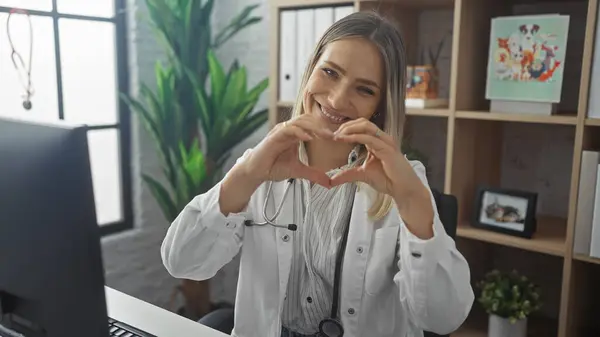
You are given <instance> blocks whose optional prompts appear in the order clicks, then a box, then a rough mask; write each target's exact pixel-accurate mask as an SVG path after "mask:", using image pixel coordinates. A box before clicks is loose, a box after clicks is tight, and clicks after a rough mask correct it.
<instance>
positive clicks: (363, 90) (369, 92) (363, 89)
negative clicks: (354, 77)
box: [358, 87, 375, 95]
mask: <svg viewBox="0 0 600 337" xmlns="http://www.w3.org/2000/svg"><path fill="white" fill-rule="evenodd" d="M358 90H359V91H361V92H363V93H365V94H367V95H375V91H373V90H372V89H371V88H367V87H359V88H358Z"/></svg>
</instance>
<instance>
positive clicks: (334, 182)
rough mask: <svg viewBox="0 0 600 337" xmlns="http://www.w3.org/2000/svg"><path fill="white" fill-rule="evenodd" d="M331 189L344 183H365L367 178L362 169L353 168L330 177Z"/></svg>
mask: <svg viewBox="0 0 600 337" xmlns="http://www.w3.org/2000/svg"><path fill="white" fill-rule="evenodd" d="M330 181H331V187H335V186H339V185H342V184H345V183H350V182H355V181H361V182H365V183H366V182H367V176H366V173H365V170H364V168H363V167H354V168H351V169H347V170H344V171H341V172H339V173H337V174H336V175H334V176H333V177H331V179H330Z"/></svg>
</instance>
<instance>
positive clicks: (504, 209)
mask: <svg viewBox="0 0 600 337" xmlns="http://www.w3.org/2000/svg"><path fill="white" fill-rule="evenodd" d="M537 197H538V196H537V193H535V192H527V191H521V190H516V189H505V188H498V187H491V186H484V185H480V186H478V187H477V191H476V193H475V202H474V208H473V219H472V226H473V227H476V228H481V229H486V230H490V231H494V232H498V233H503V234H508V235H513V236H517V237H522V238H526V239H531V237H532V236H533V234H534V233H535V232H536V230H537V219H536V209H537Z"/></svg>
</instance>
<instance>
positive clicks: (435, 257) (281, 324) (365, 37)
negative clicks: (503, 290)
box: [162, 12, 474, 337]
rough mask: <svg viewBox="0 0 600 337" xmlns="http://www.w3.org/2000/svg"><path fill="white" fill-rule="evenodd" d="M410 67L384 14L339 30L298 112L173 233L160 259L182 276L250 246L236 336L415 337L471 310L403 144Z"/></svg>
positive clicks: (456, 261) (465, 277)
mask: <svg viewBox="0 0 600 337" xmlns="http://www.w3.org/2000/svg"><path fill="white" fill-rule="evenodd" d="M405 67H406V56H405V46H404V42H403V40H402V38H401V36H400V34H399V32H398V31H397V30H396V28H395V27H394V26H393V25H392V24H390V23H389V22H387V21H386V20H385V19H383V18H381V17H379V16H378V15H376V14H374V13H365V12H359V13H354V14H352V15H350V16H347V17H346V18H344V19H342V20H340V21H338V22H336V23H335V24H333V26H331V28H329V30H327V32H326V33H325V34H324V36H323V37H322V38H321V40H320V41H319V43H318V44H317V46H316V49H315V51H314V54H313V56H312V59H311V60H310V62H309V64H308V65H307V68H306V72H305V74H304V76H303V78H302V83H301V87H300V90H299V96H298V99H297V101H296V103H295V106H294V110H293V113H292V118H291V119H290V120H288V121H286V122H284V123H281V124H279V125H277V126H276V127H274V128H273V129H272V130H271V131H270V132H269V133H268V135H267V136H266V137H265V138H264V139H263V140H262V142H261V143H260V144H259V145H257V146H256V147H255V148H253V149H251V150H248V151H246V152H245V153H244V155H243V156H242V157H241V158H239V159H238V160H237V162H236V164H235V165H234V167H233V168H232V169H231V170H230V171H229V172H228V174H227V175H226V177H225V178H224V179H223V180H222V181H221V182H220V183H219V184H217V185H216V186H214V188H212V189H211V190H210V191H208V192H206V193H205V194H202V195H199V196H197V197H196V198H194V199H193V200H192V201H191V202H190V203H189V204H188V205H187V207H186V208H185V209H184V210H183V211H182V212H181V214H180V215H179V216H178V218H177V219H176V220H175V221H174V222H173V224H172V225H171V227H170V228H169V231H168V233H167V235H166V238H165V240H164V242H163V245H162V257H163V261H164V264H165V266H166V268H167V270H168V271H169V272H170V273H171V274H172V275H173V276H175V277H179V278H187V279H195V280H203V279H208V278H211V277H213V276H214V275H215V273H216V272H217V271H218V270H219V269H220V268H222V267H223V266H224V265H225V264H226V263H228V262H229V261H231V259H232V258H233V257H234V256H236V255H237V254H238V253H239V252H240V250H241V265H240V274H239V280H238V289H237V296H236V306H235V327H234V329H233V332H232V335H233V336H238V337H280V336H290V337H293V336H341V334H342V333H343V336H346V337H366V336H368V337H384V336H390V337H392V336H394V337H407V336H409V337H416V336H423V330H425V331H432V332H435V333H438V334H447V333H450V332H452V331H454V330H455V329H457V328H458V327H459V326H460V325H461V324H462V322H463V321H464V319H465V318H466V316H467V314H468V313H469V311H470V309H471V305H472V303H473V299H474V296H473V291H472V288H471V285H470V271H469V266H468V264H467V262H466V261H465V259H464V257H463V256H462V255H461V254H460V253H459V252H458V251H457V249H456V248H455V244H454V241H453V240H452V239H451V238H450V237H449V236H448V235H447V234H446V232H445V230H444V228H443V225H442V223H441V222H440V219H439V216H438V214H437V211H436V207H435V201H434V199H433V198H432V195H431V192H430V189H429V186H428V183H427V180H426V177H425V168H424V167H423V165H422V164H421V163H419V162H417V161H409V160H407V158H406V157H405V156H404V155H403V154H402V153H401V152H400V140H401V138H402V129H403V125H404V118H405V108H404V96H405V86H406V72H405ZM290 178H293V179H290ZM266 219H269V220H272V222H273V223H274V224H275V225H273V224H269V223H266V224H265V221H266ZM289 224H294V225H295V226H297V228H294V226H288V225H289ZM294 229H296V230H294ZM338 251H340V252H341V253H340V254H338Z"/></svg>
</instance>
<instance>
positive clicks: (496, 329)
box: [488, 315, 527, 337]
mask: <svg viewBox="0 0 600 337" xmlns="http://www.w3.org/2000/svg"><path fill="white" fill-rule="evenodd" d="M526 336H527V318H524V319H522V320H518V321H516V322H515V323H511V322H510V321H509V320H508V319H507V318H503V317H500V316H497V315H490V317H489V321H488V337H526Z"/></svg>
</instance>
